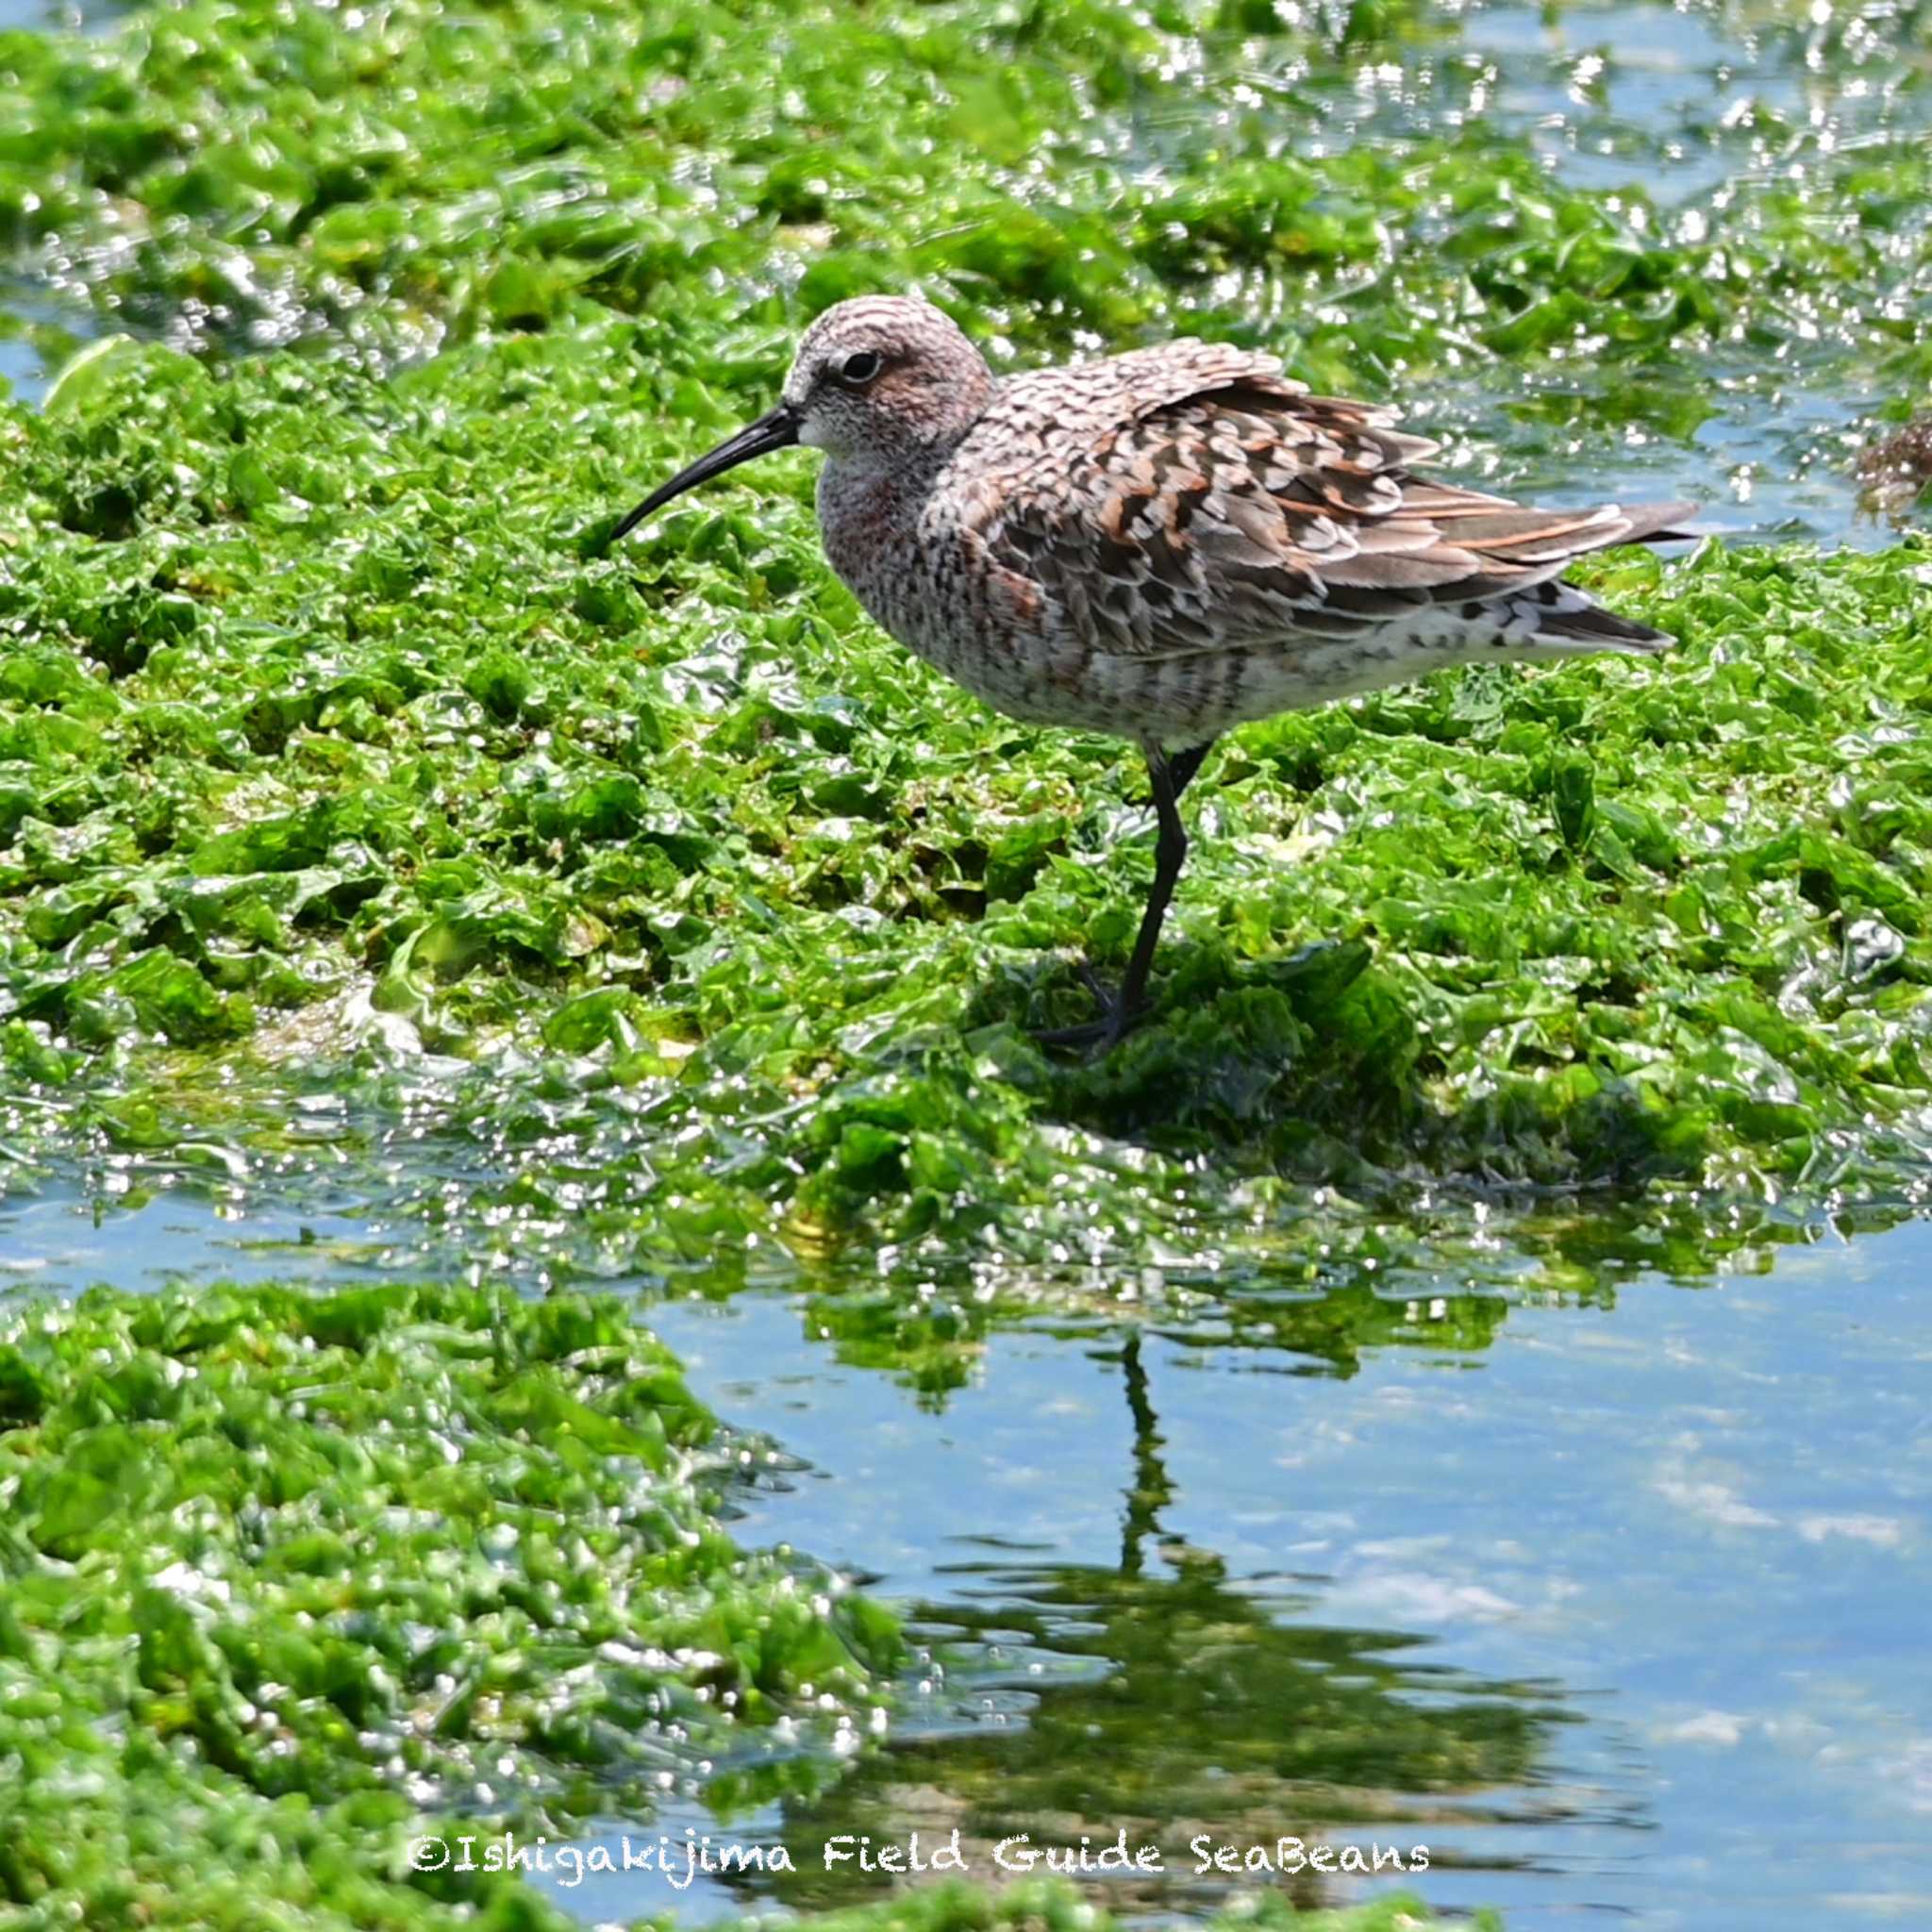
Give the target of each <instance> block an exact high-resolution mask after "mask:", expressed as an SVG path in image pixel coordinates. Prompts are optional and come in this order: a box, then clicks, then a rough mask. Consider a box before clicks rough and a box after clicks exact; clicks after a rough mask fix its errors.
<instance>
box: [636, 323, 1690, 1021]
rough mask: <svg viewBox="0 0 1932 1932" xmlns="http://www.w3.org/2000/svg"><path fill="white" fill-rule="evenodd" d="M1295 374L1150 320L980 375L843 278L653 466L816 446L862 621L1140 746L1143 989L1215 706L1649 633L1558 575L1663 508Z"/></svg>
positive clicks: (1322, 694)
mask: <svg viewBox="0 0 1932 1932" xmlns="http://www.w3.org/2000/svg"><path fill="white" fill-rule="evenodd" d="M1394 421H1395V419H1394V416H1393V413H1392V412H1391V410H1389V409H1386V408H1376V407H1373V406H1370V405H1366V404H1361V403H1352V402H1344V401H1341V400H1338V399H1336V398H1334V397H1328V396H1316V395H1311V394H1309V393H1308V392H1307V390H1306V389H1305V388H1304V387H1303V386H1302V385H1301V384H1299V383H1296V382H1293V381H1291V379H1289V378H1288V377H1287V376H1285V375H1282V373H1281V368H1280V364H1279V363H1278V362H1277V361H1276V359H1275V358H1274V357H1272V356H1267V355H1263V354H1259V353H1257V352H1255V351H1251V350H1244V349H1238V348H1235V347H1232V346H1230V345H1227V344H1223V343H1213V342H1199V341H1177V342H1169V343H1166V344H1164V345H1162V346H1161V347H1159V348H1154V349H1141V350H1137V351H1135V352H1133V353H1131V354H1129V355H1124V356H1116V357H1112V358H1108V359H1107V360H1104V361H1097V362H1090V363H1080V364H1075V365H1073V366H1071V367H1067V368H1059V369H1048V370H1041V371H1036V372H1033V373H1030V374H1027V375H1018V376H1013V377H1010V378H1008V379H1007V380H1006V381H1004V382H1001V381H996V380H995V379H994V377H993V376H992V375H991V371H990V370H989V369H988V368H987V366H986V363H985V361H984V359H983V358H981V356H980V355H979V352H978V351H977V350H976V349H975V348H974V346H973V345H972V343H971V342H969V341H967V339H966V338H965V336H964V335H962V334H961V333H960V332H959V330H958V328H957V327H956V326H955V325H954V324H953V323H952V322H951V321H950V320H948V319H947V317H945V316H944V315H943V314H941V312H940V311H939V310H938V309H936V308H932V307H930V306H929V305H927V304H925V303H923V302H915V301H908V300H906V299H903V298H899V297H888V296H874V297H867V298H863V299H861V300H858V301H854V302H845V303H841V304H840V305H839V306H838V307H837V308H831V309H828V310H827V311H826V312H825V313H824V315H822V316H821V317H820V318H819V319H818V321H817V322H815V323H814V324H813V325H812V326H811V328H810V329H809V330H808V332H807V334H806V336H805V339H804V341H802V342H801V343H800V345H799V351H798V356H797V359H796V361H795V362H794V364H793V366H792V371H791V376H790V377H789V379H788V380H787V382H786V385H785V395H784V400H783V401H782V402H781V403H780V404H779V405H778V407H777V408H775V409H774V410H772V411H771V412H770V414H768V415H767V416H765V417H762V418H761V419H760V420H759V421H758V423H756V424H754V425H751V427H750V428H749V429H747V430H745V431H743V432H741V435H739V436H738V437H735V438H733V439H732V440H731V441H729V442H727V443H725V444H724V445H722V446H721V447H720V448H719V449H718V450H715V451H713V452H712V454H711V455H710V456H708V457H706V458H701V459H700V460H699V461H698V462H696V463H694V464H692V465H691V468H690V469H688V470H686V471H684V472H683V473H682V474H681V475H678V476H676V477H674V478H673V479H672V480H671V482H669V483H667V484H666V485H664V486H663V487H662V488H661V489H659V490H658V491H655V492H654V493H653V494H652V495H651V496H650V497H648V498H647V499H646V500H645V501H644V502H643V503H642V504H641V505H640V506H639V507H638V508H637V509H636V510H634V511H633V512H632V513H631V514H630V516H628V517H627V518H625V520H624V521H623V523H622V524H621V525H619V526H618V529H617V531H616V533H615V534H616V535H617V536H622V535H623V534H625V531H627V530H628V529H630V528H631V527H632V526H633V525H635V524H636V523H638V522H639V521H641V519H642V518H643V517H645V516H647V515H648V514H649V513H650V512H651V511H652V510H654V509H656V508H658V506H659V505H661V504H663V503H665V502H668V501H669V500H670V499H671V497H673V496H675V495H676V494H677V493H678V492H679V491H683V490H686V489H689V488H691V486H692V485H693V484H695V483H698V482H702V481H703V480H705V479H706V478H707V477H708V476H712V475H718V474H720V473H721V472H722V471H723V470H724V469H727V468H730V467H732V466H733V465H734V464H736V463H738V462H741V461H743V460H745V459H746V458H749V457H752V456H756V455H758V454H759V453H760V452H762V451H764V450H767V449H774V448H779V447H783V446H784V445H786V444H788V443H791V442H802V443H806V444H808V445H810V446H812V447H816V448H821V449H823V450H824V451H825V453H826V457H827V461H826V463H825V465H824V469H823V470H822V471H821V473H820V477H819V522H820V528H821V531H822V533H823V535H824V543H825V552H826V555H827V557H828V558H829V559H830V561H831V563H832V566H833V568H834V569H835V570H836V571H837V572H838V574H839V575H840V576H841V578H843V579H844V581H845V582H846V583H847V584H848V585H849V586H850V587H851V589H852V590H853V591H854V592H855V593H856V594H857V596H858V599H859V601H860V602H861V603H862V604H863V605H864V606H865V608H867V609H868V610H869V611H870V612H871V613H872V615H873V616H874V618H875V619H876V620H877V621H878V622H879V624H880V625H883V626H884V627H885V628H886V629H887V630H889V631H890V632H891V634H892V635H893V636H894V637H896V638H898V639H899V640H900V641H902V642H904V643H905V644H907V645H908V646H909V647H910V648H911V649H912V650H914V651H916V652H918V653H919V654H920V655H921V656H922V657H924V658H927V659H929V660H930V661H931V662H933V663H934V664H937V665H938V666H939V667H940V668H941V670H943V671H945V672H946V673H948V674H949V675H951V676H953V677H955V678H957V679H958V681H959V682H960V683H961V684H963V685H965V686H966V687H967V688H968V689H969V690H970V691H974V692H976V693H977V694H978V695H979V696H981V697H982V698H984V699H985V700H986V701H987V702H988V703H989V704H991V705H992V706H994V707H995V708H998V709H1000V710H1002V711H1005V712H1007V713H1008V715H1010V716H1013V717H1016V718H1022V719H1025V720H1028V721H1030V722H1033V723H1038V724H1066V725H1074V726H1080V727H1084V728H1087V729H1092V730H1101V731H1111V732H1116V733H1118V734H1120V735H1121V736H1123V737H1126V738H1130V739H1133V740H1135V741H1137V742H1138V743H1140V744H1141V746H1142V748H1143V749H1144V751H1145V753H1146V756H1147V761H1148V771H1149V775H1150V779H1151V781H1152V783H1153V787H1154V795H1155V803H1156V808H1157V809H1158V813H1159V816H1160V842H1159V846H1158V863H1157V868H1156V878H1155V888H1154V891H1153V893H1152V895H1151V896H1150V899H1149V903H1148V908H1147V913H1146V916H1145V918H1144V919H1143V921H1142V924H1141V935H1140V939H1139V941H1137V943H1136V945H1135V949H1134V956H1133V959H1132V961H1131V963H1130V964H1129V967H1128V970H1127V977H1126V983H1125V986H1124V990H1123V993H1122V996H1121V998H1120V1000H1119V1001H1117V1002H1115V1003H1113V1004H1112V1006H1111V1008H1110V1010H1109V1012H1108V1017H1107V1018H1106V1019H1105V1020H1104V1021H1103V1022H1102V1023H1100V1024H1099V1025H1098V1026H1096V1027H1095V1028H1092V1029H1080V1030H1082V1031H1086V1032H1091V1033H1092V1034H1094V1035H1095V1036H1096V1037H1099V1038H1102V1039H1104V1040H1107V1041H1111V1040H1112V1039H1114V1038H1117V1037H1118V1035H1119V1033H1120V1031H1121V1030H1122V1028H1123V1027H1124V1025H1125V1024H1127V1023H1128V1022H1129V1021H1130V1020H1131V1019H1132V1018H1133V1016H1134V1014H1135V1012H1136V1011H1137V1010H1138V1008H1139V1006H1140V1002H1141V997H1142V994H1143V992H1144V989H1145V982H1146V977H1147V973H1148V970H1149V968H1150V966H1151V963H1152V959H1153V954H1154V947H1155V943H1156V941H1157V940H1158V934H1159V928H1160V923H1161V918H1162V916H1163V914H1164V912H1165V909H1166V904H1167V899H1168V896H1169V894H1170V893H1171V891H1172V890H1173V885H1174V878H1175V876H1176V875H1177V874H1178V872H1179V869H1180V863H1181V858H1182V857H1183V856H1184V854H1185V851H1186V839H1185V836H1184V834H1183V833H1182V830H1181V826H1180V818H1179V813H1178V810H1177V809H1176V807H1175V801H1176V799H1177V797H1178V795H1179V792H1180V790H1181V789H1182V787H1184V786H1185V784H1186V783H1187V781H1188V779H1189V778H1190V777H1191V775H1192V774H1193V772H1194V771H1195V770H1196V769H1197V768H1198V766H1199V764H1200V761H1201V758H1202V757H1203V756H1204V755H1205V753H1206V751H1207V749H1208V746H1209V745H1210V744H1211V743H1212V742H1213V741H1214V739H1215V738H1216V737H1217V736H1219V735H1220V733H1222V732H1223V731H1225V730H1227V729H1228V728H1229V727H1230V726H1232V725H1235V724H1241V723H1243V722H1244V721H1247V720H1250V719H1255V718H1261V717H1267V716H1270V715H1272V714H1274V712H1277V711H1283V710H1290V709H1293V708H1298V707H1301V706H1305V705H1310V704H1319V703H1322V702H1324V701H1325V700H1327V699H1331V698H1337V697H1343V696H1347V695H1350V694H1353V693H1355V692H1358V691H1369V690H1373V689H1374V688H1375V687H1377V686H1380V685H1385V684H1391V683H1396V682H1399V681H1401V680H1403V679H1406V678H1409V677H1415V676H1419V675H1423V674H1424V673H1426V672H1429V671H1433V670H1437V669H1440V668H1441V667H1442V666H1445V665H1448V664H1455V663H1465V662H1469V661H1472V660H1475V659H1487V660H1492V661H1493V660H1495V659H1498V658H1505V659H1514V658H1551V657H1562V656H1569V655H1574V654H1575V653H1577V652H1582V651H1600V650H1613V651H1624V652H1634V653H1645V654H1647V653H1650V652H1654V651H1656V650H1657V649H1660V648H1661V647H1663V646H1664V645H1666V644H1667V643H1668V642H1669V641H1670V640H1669V639H1667V638H1666V637H1664V636H1663V635H1662V634H1661V633H1660V632H1657V631H1655V630H1652V629H1650V628H1648V627H1647V626H1645V625H1641V624H1636V623H1633V622H1631V621H1630V620H1628V619H1625V618H1621V617H1617V616H1615V615H1613V614H1612V613H1611V612H1609V611H1607V610H1605V609H1603V608H1601V607H1599V606H1598V605H1596V604H1594V603H1593V602H1592V601H1591V599H1590V598H1589V597H1587V596H1586V595H1585V594H1584V593H1583V592H1582V591H1578V590H1576V589H1574V587H1572V586H1570V585H1567V584H1564V583H1563V582H1562V581H1561V575H1562V572H1563V570H1564V568H1565V566H1566V565H1567V564H1568V563H1569V562H1570V561H1571V559H1572V558H1575V557H1578V556H1580V555H1582V554H1583V553H1584V552H1586V551H1591V550H1597V549H1602V548H1604V547H1606V546H1607V545H1609V544H1613V543H1626V542H1633V541H1645V540H1656V539H1659V538H1665V537H1671V536H1675V535H1678V534H1680V533H1678V532H1676V531H1675V530H1674V529H1673V528H1672V525H1674V524H1675V523H1676V522H1678V521H1679V520H1680V519H1681V518H1682V517H1684V516H1685V515H1686V514H1687V513H1688V511H1689V509H1690V506H1688V505H1684V504H1665V505H1655V506H1647V507H1642V508H1621V507H1619V506H1617V505H1614V504H1612V505H1606V506H1603V507H1600V508H1592V509H1539V508H1526V507H1524V506H1522V505H1518V504H1514V503H1511V502H1509V501H1508V500H1507V499H1506V498H1503V497H1498V496H1490V495H1485V494H1483V493H1481V492H1480V491H1471V490H1462V489H1458V488H1457V487H1456V486H1455V485H1453V484H1449V483H1443V482H1439V481H1433V480H1430V479H1428V478H1425V477H1422V476H1418V475H1415V474H1414V472H1413V470H1412V469H1411V467H1410V466H1411V465H1412V464H1413V463H1415V462H1418V461H1420V460H1422V459H1423V458H1426V457H1427V456H1429V455H1430V454H1432V453H1433V451H1434V449H1435V445H1434V444H1433V443H1430V442H1428V441H1425V440H1424V439H1423V438H1420V437H1416V436H1411V435H1408V434H1407V433H1406V432H1404V431H1402V430H1400V429H1398V428H1396V427H1395V426H1394Z"/></svg>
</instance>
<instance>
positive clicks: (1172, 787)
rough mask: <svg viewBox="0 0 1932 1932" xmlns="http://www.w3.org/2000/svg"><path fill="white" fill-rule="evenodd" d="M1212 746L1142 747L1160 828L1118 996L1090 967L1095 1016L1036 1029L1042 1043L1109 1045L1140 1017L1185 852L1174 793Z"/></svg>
mask: <svg viewBox="0 0 1932 1932" xmlns="http://www.w3.org/2000/svg"><path fill="white" fill-rule="evenodd" d="M1212 748H1213V741H1212V740H1211V739H1210V740H1209V741H1208V743H1207V744H1199V745H1190V746H1189V747H1188V749H1187V750H1186V751H1178V752H1174V753H1171V754H1170V753H1167V752H1163V751H1159V750H1158V749H1156V748H1155V747H1153V746H1151V745H1150V746H1149V747H1148V750H1147V782H1148V784H1149V785H1150V786H1151V787H1152V788H1153V791H1154V811H1155V816H1156V818H1157V819H1158V822H1159V827H1160V829H1159V834H1158V838H1157V840H1156V841H1155V846H1154V884H1153V885H1152V886H1151V887H1150V888H1149V889H1148V892H1147V908H1146V910H1145V911H1144V912H1142V913H1141V930H1140V933H1139V934H1138V935H1137V936H1136V938H1135V941H1134V953H1133V957H1132V958H1130V959H1129V960H1128V961H1127V976H1126V978H1125V979H1124V980H1123V981H1122V982H1121V990H1120V993H1119V995H1118V997H1116V998H1112V999H1109V998H1108V995H1107V993H1106V991H1105V990H1104V989H1103V988H1102V987H1101V986H1100V984H1099V982H1098V981H1097V980H1096V979H1095V978H1094V976H1093V974H1092V973H1091V970H1090V971H1089V973H1088V974H1087V982H1088V984H1089V985H1090V986H1091V987H1092V989H1093V993H1094V997H1095V998H1096V999H1097V1000H1099V1002H1100V1005H1101V1015H1100V1018H1099V1019H1098V1020H1095V1021H1092V1022H1091V1023H1090V1024H1087V1025H1085V1026H1064V1027H1060V1028H1058V1030H1057V1031H1055V1032H1052V1033H1043V1034H1041V1041H1042V1042H1043V1043H1045V1044H1046V1045H1048V1046H1099V1047H1103V1048H1105V1047H1109V1046H1112V1045H1113V1044H1114V1042H1115V1041H1118V1040H1119V1039H1120V1037H1121V1036H1122V1034H1124V1033H1125V1032H1126V1031H1127V1029H1128V1028H1129V1027H1130V1026H1132V1025H1133V1024H1134V1023H1135V1022H1136V1021H1137V1020H1139V1019H1140V1018H1141V1013H1142V1011H1143V1010H1144V1008H1145V1006H1146V999H1147V975H1148V974H1149V973H1151V972H1152V971H1153V969H1154V954H1155V949H1156V948H1157V947H1158V945H1159V944H1160V928H1161V925H1162V923H1163V922H1164V921H1165V920H1166V918H1167V908H1168V902H1169V901H1170V900H1171V899H1172V898H1173V897H1174V882H1175V881H1176V880H1177V879H1178V878H1179V877H1180V875H1181V867H1182V865H1183V864H1184V863H1185V862H1186V860H1187V857H1188V831H1187V827H1186V826H1185V825H1183V824H1181V812H1180V796H1181V793H1182V792H1183V791H1186V789H1187V786H1188V781H1189V780H1190V779H1191V777H1193V775H1194V774H1195V773H1196V772H1198V771H1199V770H1200V769H1201V761H1202V759H1204V758H1206V757H1207V756H1208V752H1209V751H1210V750H1211V749H1212Z"/></svg>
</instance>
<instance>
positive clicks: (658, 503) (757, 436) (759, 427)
mask: <svg viewBox="0 0 1932 1932" xmlns="http://www.w3.org/2000/svg"><path fill="white" fill-rule="evenodd" d="M796 441H798V418H797V417H796V416H794V415H793V414H792V413H791V410H790V409H788V408H786V407H785V405H784V404H783V403H780V404H779V405H778V407H777V408H775V409H767V410H766V411H765V413H764V414H763V415H762V416H760V417H759V418H758V421H757V422H756V423H752V424H748V425H746V426H745V427H744V428H742V429H741V430H740V431H739V432H738V434H737V435H736V436H734V437H731V438H729V439H728V440H727V441H724V442H721V443H720V444H719V445H718V447H717V448H716V449H714V450H713V451H712V452H711V453H710V454H709V455H708V456H703V457H700V458H698V459H697V461H696V462H694V463H692V464H691V466H690V467H689V468H688V469H683V470H680V471H678V473H677V475H675V476H674V477H672V479H671V480H670V482H668V483H660V484H659V485H658V488H657V489H655V490H654V491H651V493H650V495H648V496H647V497H645V498H644V500H643V502H641V504H639V505H638V507H637V508H635V509H634V510H632V511H631V513H630V514H629V515H628V516H627V517H625V520H624V521H623V522H622V523H621V524H619V525H618V526H617V527H616V529H614V530H612V531H611V533H610V537H609V540H608V541H610V542H612V543H615V542H617V541H619V540H620V539H621V538H625V537H628V536H629V535H630V533H631V532H632V531H633V530H635V529H636V528H637V526H638V525H640V524H641V523H642V522H643V520H644V519H645V518H646V517H647V516H649V515H650V514H651V512H652V511H653V510H655V509H662V508H663V507H664V506H665V505H666V504H667V503H669V502H670V501H671V499H672V498H673V497H674V496H682V495H683V494H684V492H685V491H687V490H695V489H696V488H697V487H698V485H699V484H700V483H708V482H709V481H710V480H711V478H712V477H713V476H722V475H724V472H725V471H726V470H735V469H736V468H737V467H738V466H739V464H740V463H748V462H750V461H751V459H752V458H754V457H762V456H767V455H769V454H770V453H771V452H772V451H773V450H774V449H790V448H791V446H792V444H793V443H795V442H796Z"/></svg>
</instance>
